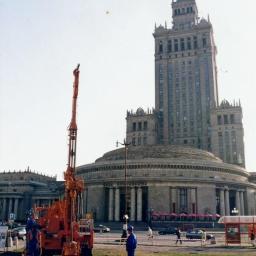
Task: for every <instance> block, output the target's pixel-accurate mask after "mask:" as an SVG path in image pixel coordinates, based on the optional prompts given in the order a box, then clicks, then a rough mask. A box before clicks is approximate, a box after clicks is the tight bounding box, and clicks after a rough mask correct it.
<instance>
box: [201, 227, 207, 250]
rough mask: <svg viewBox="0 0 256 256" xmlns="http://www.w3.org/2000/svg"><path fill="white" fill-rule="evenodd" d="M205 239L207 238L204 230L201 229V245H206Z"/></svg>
mask: <svg viewBox="0 0 256 256" xmlns="http://www.w3.org/2000/svg"><path fill="white" fill-rule="evenodd" d="M206 239H207V235H206V231H205V230H204V229H203V233H202V246H203V245H206Z"/></svg>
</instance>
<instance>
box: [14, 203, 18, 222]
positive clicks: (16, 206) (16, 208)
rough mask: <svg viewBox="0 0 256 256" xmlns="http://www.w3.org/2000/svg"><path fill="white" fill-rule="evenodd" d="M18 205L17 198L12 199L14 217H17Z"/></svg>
mask: <svg viewBox="0 0 256 256" xmlns="http://www.w3.org/2000/svg"><path fill="white" fill-rule="evenodd" d="M18 206H19V198H15V199H14V214H15V218H16V219H18Z"/></svg>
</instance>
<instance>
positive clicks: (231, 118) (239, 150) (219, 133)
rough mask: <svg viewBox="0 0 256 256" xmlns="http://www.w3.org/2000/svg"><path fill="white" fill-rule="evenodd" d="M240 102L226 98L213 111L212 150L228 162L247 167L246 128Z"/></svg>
mask: <svg viewBox="0 0 256 256" xmlns="http://www.w3.org/2000/svg"><path fill="white" fill-rule="evenodd" d="M242 117H243V114H242V108H241V105H240V103H236V102H234V104H233V105H232V104H230V103H229V102H228V101H226V100H224V101H222V103H221V104H220V106H219V107H218V108H214V109H212V111H211V136H212V137H211V141H212V152H213V153H214V154H215V155H216V156H218V157H220V158H221V159H223V160H224V161H225V162H226V163H232V164H238V165H241V166H243V167H245V157H244V143H243V141H244V129H243V123H242Z"/></svg>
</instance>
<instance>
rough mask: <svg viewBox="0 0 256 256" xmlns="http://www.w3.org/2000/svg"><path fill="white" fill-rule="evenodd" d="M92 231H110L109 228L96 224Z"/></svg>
mask: <svg viewBox="0 0 256 256" xmlns="http://www.w3.org/2000/svg"><path fill="white" fill-rule="evenodd" d="M93 230H94V232H95V233H107V232H110V228H109V227H107V226H104V225H98V226H95V227H94V229H93Z"/></svg>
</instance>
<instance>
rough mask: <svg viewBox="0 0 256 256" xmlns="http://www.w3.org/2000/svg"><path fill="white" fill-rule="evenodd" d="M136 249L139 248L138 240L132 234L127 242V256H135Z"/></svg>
mask: <svg viewBox="0 0 256 256" xmlns="http://www.w3.org/2000/svg"><path fill="white" fill-rule="evenodd" d="M136 247H137V238H136V236H135V235H134V234H133V233H131V234H130V235H129V236H128V238H127V241H126V251H127V255H128V256H134V255H135V249H136Z"/></svg>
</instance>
